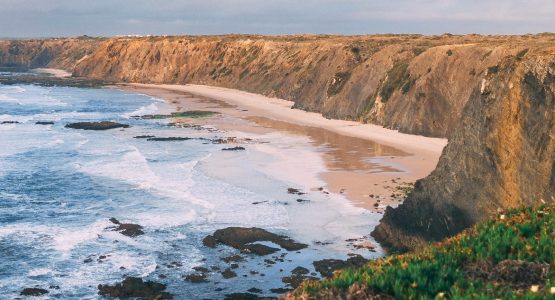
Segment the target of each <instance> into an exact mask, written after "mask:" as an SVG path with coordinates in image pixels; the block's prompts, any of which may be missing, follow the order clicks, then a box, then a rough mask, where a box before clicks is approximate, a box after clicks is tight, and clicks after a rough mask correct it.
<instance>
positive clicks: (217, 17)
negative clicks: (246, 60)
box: [0, 0, 555, 37]
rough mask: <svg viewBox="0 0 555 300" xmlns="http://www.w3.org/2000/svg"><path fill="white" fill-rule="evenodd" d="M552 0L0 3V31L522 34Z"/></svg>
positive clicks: (546, 19) (541, 21) (548, 13)
mask: <svg viewBox="0 0 555 300" xmlns="http://www.w3.org/2000/svg"><path fill="white" fill-rule="evenodd" d="M554 15H555V1H553V0H505V1H503V0H389V1H383V0H303V1H299V0H185V1H179V0H165V1H159V0H52V1H44V0H0V28H2V30H1V31H0V34H2V35H4V36H13V37H18V36H67V35H81V34H88V35H108V36H109V35H118V34H224V33H260V34H291V33H341V34H366V33H389V32H393V33H423V34H435V33H443V32H453V33H468V32H478V33H515V34H518V33H527V32H544V31H555V18H553V16H554Z"/></svg>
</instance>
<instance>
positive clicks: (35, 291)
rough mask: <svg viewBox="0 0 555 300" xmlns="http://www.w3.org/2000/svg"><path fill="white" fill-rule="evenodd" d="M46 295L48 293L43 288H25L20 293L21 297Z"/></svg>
mask: <svg viewBox="0 0 555 300" xmlns="http://www.w3.org/2000/svg"><path fill="white" fill-rule="evenodd" d="M46 294H48V291H47V290H45V289H41V288H24V289H23V290H22V291H21V293H19V295H20V296H42V295H46Z"/></svg>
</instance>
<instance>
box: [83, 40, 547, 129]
mask: <svg viewBox="0 0 555 300" xmlns="http://www.w3.org/2000/svg"><path fill="white" fill-rule="evenodd" d="M530 41H532V44H534V43H533V41H534V40H533V39H528V38H526V37H518V38H510V37H493V38H488V37H479V36H462V37H461V36H437V37H423V36H367V37H327V36H298V37H274V38H269V37H257V36H252V37H248V36H227V37H173V38H142V39H123V38H122V39H110V40H108V41H106V42H105V43H103V44H102V45H101V46H100V47H99V48H98V50H97V51H95V53H94V54H92V55H91V56H90V57H88V58H87V59H85V60H83V61H81V62H79V63H78V64H77V66H76V68H75V75H77V76H86V77H91V78H97V79H108V80H114V81H124V82H142V83H181V84H183V83H196V84H206V85H214V86H222V87H228V88H235V89H240V90H245V91H249V92H254V93H259V94H264V95H267V96H275V97H279V98H284V99H287V100H292V101H294V102H295V107H296V108H300V109H303V110H308V111H314V112H320V113H322V114H323V115H324V116H326V117H329V118H338V119H349V120H358V121H362V122H371V123H375V124H379V125H383V126H385V127H387V128H392V129H398V130H400V131H402V132H407V133H414V134H422V135H427V136H435V137H447V136H448V135H449V132H450V131H451V129H452V128H453V126H454V124H455V123H456V122H457V121H458V118H459V116H460V113H461V111H462V108H463V107H464V104H465V103H466V100H467V99H468V97H469V96H470V92H471V90H472V89H471V87H472V86H475V85H476V84H478V83H479V81H480V78H481V75H483V72H484V70H485V69H486V68H488V67H490V66H493V65H496V64H498V63H499V61H500V60H501V59H503V58H505V57H507V56H514V55H516V54H518V53H519V52H520V51H523V49H527V48H529V47H530V46H528V45H527V44H528V43H529V42H530ZM532 47H536V46H535V45H532ZM532 50H533V49H532Z"/></svg>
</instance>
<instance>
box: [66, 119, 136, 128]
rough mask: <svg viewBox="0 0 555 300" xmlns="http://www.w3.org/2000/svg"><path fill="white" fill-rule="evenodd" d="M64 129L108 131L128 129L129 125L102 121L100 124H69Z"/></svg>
mask: <svg viewBox="0 0 555 300" xmlns="http://www.w3.org/2000/svg"><path fill="white" fill-rule="evenodd" d="M65 127H66V128H72V129H83V130H109V129H116V128H129V125H127V124H121V123H117V122H110V121H102V122H77V123H69V124H67V125H66V126H65Z"/></svg>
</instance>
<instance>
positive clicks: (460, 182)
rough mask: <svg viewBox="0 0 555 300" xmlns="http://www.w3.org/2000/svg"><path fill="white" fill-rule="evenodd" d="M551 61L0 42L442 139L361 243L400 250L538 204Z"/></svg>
mask: <svg viewBox="0 0 555 300" xmlns="http://www.w3.org/2000/svg"><path fill="white" fill-rule="evenodd" d="M554 57H555V35H553V34H541V35H526V36H478V35H467V36H452V35H442V36H420V35H379V36H353V37H345V36H276V37H263V36H244V35H243V36H217V37H209V36H196V37H189V36H183V37H146V38H111V39H91V38H77V39H53V40H29V41H0V66H2V65H4V66H6V65H9V66H13V65H23V66H31V67H44V66H47V67H57V68H63V69H66V70H71V71H73V74H74V76H82V77H88V78H94V79H103V80H110V81H118V82H142V83H170V84H171V83H175V84H187V83H195V84H206V85H213V86H222V87H228V88H235V89H240V90H245V91H249V92H254V93H259V94H264V95H268V96H275V97H279V98H284V99H288V100H292V101H294V102H295V107H296V108H299V109H304V110H309V111H314V112H320V113H322V114H323V115H324V116H326V117H329V118H338V119H350V120H358V121H361V122H370V123H374V124H379V125H382V126H384V127H387V128H392V129H398V130H400V131H402V132H406V133H413V134H421V135H427V136H434V137H447V138H449V140H450V141H449V144H448V146H447V147H446V149H445V150H444V152H443V154H442V156H441V159H440V162H439V164H438V167H437V169H436V170H435V171H434V172H433V173H432V174H431V175H430V176H429V177H427V178H426V179H423V180H421V181H418V182H417V184H416V187H415V190H414V191H413V192H412V193H411V194H410V195H409V196H408V198H407V200H406V201H405V203H404V204H402V205H401V206H399V207H398V208H396V209H392V208H388V209H387V211H386V214H385V216H384V218H383V220H382V222H381V225H380V226H378V227H377V228H376V230H375V231H374V233H373V235H374V236H375V237H376V238H377V239H378V240H379V241H381V242H382V243H383V244H384V245H386V246H389V247H392V248H397V249H400V250H406V249H412V248H414V247H417V246H420V245H421V244H423V243H425V242H426V241H429V240H438V239H441V238H443V237H445V236H449V235H452V234H455V233H457V232H459V231H461V230H462V229H464V228H466V227H468V226H470V225H472V224H474V223H475V222H477V221H480V220H483V219H484V218H485V217H487V216H488V215H489V214H490V213H492V212H495V211H496V210H498V209H506V208H512V207H516V206H519V205H530V204H534V203H538V202H541V199H543V201H546V202H550V201H552V195H553V190H554V182H555V179H554V175H553V169H554V168H555V166H554V160H553V153H554V151H553V150H554V149H553V136H554V135H553V113H554V107H553V105H554V103H553V101H554V100H553V91H554V89H553V74H554V73H553V68H554V67H553V65H554V61H553V60H554Z"/></svg>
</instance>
